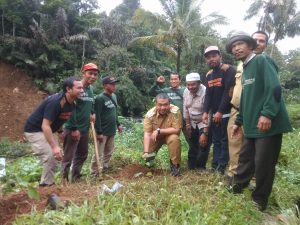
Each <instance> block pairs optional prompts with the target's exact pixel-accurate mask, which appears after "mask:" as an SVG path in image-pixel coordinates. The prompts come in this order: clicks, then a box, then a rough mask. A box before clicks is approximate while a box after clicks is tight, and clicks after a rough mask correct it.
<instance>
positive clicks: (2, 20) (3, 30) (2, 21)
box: [1, 9, 5, 39]
mask: <svg viewBox="0 0 300 225" xmlns="http://www.w3.org/2000/svg"><path fill="white" fill-rule="evenodd" d="M1 23H2V39H4V32H5V29H4V9H2V15H1Z"/></svg>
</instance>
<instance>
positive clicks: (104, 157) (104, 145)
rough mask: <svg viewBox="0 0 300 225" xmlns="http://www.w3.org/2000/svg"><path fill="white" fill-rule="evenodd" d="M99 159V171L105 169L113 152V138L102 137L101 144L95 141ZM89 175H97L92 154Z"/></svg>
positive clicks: (94, 158) (95, 162)
mask: <svg viewBox="0 0 300 225" xmlns="http://www.w3.org/2000/svg"><path fill="white" fill-rule="evenodd" d="M97 145H98V150H99V158H100V164H101V165H100V170H101V171H102V169H103V168H104V169H107V168H108V166H109V161H110V158H111V156H112V154H113V152H114V150H115V136H103V140H102V142H99V141H97ZM90 172H91V174H98V173H99V172H98V168H97V161H96V156H95V154H93V157H92V161H91V167H90Z"/></svg>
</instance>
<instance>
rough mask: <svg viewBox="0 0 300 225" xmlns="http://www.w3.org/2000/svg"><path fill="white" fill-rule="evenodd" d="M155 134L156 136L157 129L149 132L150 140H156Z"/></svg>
mask: <svg viewBox="0 0 300 225" xmlns="http://www.w3.org/2000/svg"><path fill="white" fill-rule="evenodd" d="M157 136H158V131H157V130H155V131H153V132H152V134H151V140H152V141H154V142H156V139H157Z"/></svg>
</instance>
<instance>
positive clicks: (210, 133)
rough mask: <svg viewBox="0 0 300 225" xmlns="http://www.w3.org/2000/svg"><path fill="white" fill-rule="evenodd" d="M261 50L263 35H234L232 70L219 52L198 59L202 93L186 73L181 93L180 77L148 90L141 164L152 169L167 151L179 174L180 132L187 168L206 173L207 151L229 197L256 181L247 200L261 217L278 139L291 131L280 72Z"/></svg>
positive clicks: (228, 47) (161, 79) (230, 49)
mask: <svg viewBox="0 0 300 225" xmlns="http://www.w3.org/2000/svg"><path fill="white" fill-rule="evenodd" d="M267 43H268V35H267V34H266V33H265V32H262V31H257V32H255V33H254V34H253V35H252V36H250V35H248V34H247V33H245V32H235V33H233V34H232V36H231V37H230V38H229V40H228V42H227V44H226V50H227V52H228V53H231V54H233V55H234V57H235V58H236V59H237V60H240V63H239V65H238V67H237V70H236V69H235V68H234V67H233V66H231V65H228V64H224V63H223V62H222V55H221V52H220V50H219V48H218V47H217V46H209V47H207V48H206V49H205V51H204V57H205V60H206V63H207V65H208V66H209V67H210V69H211V70H209V71H208V73H207V74H206V79H207V85H206V86H205V85H203V83H202V82H201V78H200V75H199V74H198V73H189V74H187V75H186V79H185V80H186V89H185V88H183V87H180V75H179V74H177V73H171V75H170V84H171V87H169V88H162V86H163V83H164V82H165V79H164V77H162V76H159V77H158V78H157V83H156V85H155V86H153V87H152V88H151V93H152V94H153V95H156V98H155V100H156V106H155V107H154V108H152V109H150V110H149V111H148V112H147V114H146V116H145V120H144V153H143V158H144V159H145V160H146V161H147V162H151V161H152V160H154V158H155V155H156V153H157V151H158V150H159V148H160V147H161V146H162V144H167V145H168V151H169V155H170V168H171V174H172V175H173V176H178V175H180V169H179V168H180V163H181V143H180V138H179V135H180V130H181V129H182V130H183V133H184V134H185V138H186V141H187V143H188V144H189V150H188V167H189V169H196V170H198V171H200V172H203V171H205V170H206V163H207V159H208V154H209V149H210V145H211V144H213V158H212V165H211V167H212V170H213V171H218V172H220V173H221V174H224V173H225V169H226V167H227V165H228V163H229V168H228V173H227V180H228V182H229V184H228V188H229V190H230V191H232V192H234V193H241V192H242V191H243V189H244V188H245V187H247V186H248V185H249V182H250V181H251V180H252V179H253V178H255V181H256V185H255V187H254V190H253V192H252V200H253V202H254V203H255V204H256V205H257V207H258V208H259V209H260V210H262V211H263V210H265V209H266V207H267V203H268V198H269V195H270V193H271V190H272V185H273V181H274V175H275V166H276V163H277V160H278V156H279V152H280V149H281V142H282V134H283V133H286V132H289V131H291V130H292V128H291V124H290V122H289V118H288V114H287V111H286V108H285V105H284V102H283V99H282V91H281V86H280V82H279V79H278V67H277V65H276V63H275V62H274V61H273V60H272V59H271V58H270V57H268V56H267V55H265V54H264V53H263V51H264V50H265V48H266V46H267ZM171 103H172V104H171Z"/></svg>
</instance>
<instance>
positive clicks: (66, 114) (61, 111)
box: [24, 63, 122, 187]
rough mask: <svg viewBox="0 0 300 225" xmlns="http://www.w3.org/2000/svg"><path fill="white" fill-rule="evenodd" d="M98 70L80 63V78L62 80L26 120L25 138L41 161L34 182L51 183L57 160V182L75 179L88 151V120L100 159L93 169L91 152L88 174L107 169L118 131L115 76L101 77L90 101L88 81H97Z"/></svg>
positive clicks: (94, 161) (96, 175)
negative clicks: (57, 89) (97, 92)
mask: <svg viewBox="0 0 300 225" xmlns="http://www.w3.org/2000/svg"><path fill="white" fill-rule="evenodd" d="M99 72H100V70H99V68H98V67H97V65H95V64H94V63H88V64H85V65H84V66H83V68H82V79H79V78H77V77H69V78H67V79H65V81H64V83H63V92H60V93H57V94H54V95H51V96H49V97H47V98H46V99H45V100H44V101H43V102H42V103H41V104H40V105H39V106H38V107H37V109H36V110H35V111H34V112H33V113H32V114H31V115H30V116H29V118H28V119H27V121H26V124H25V127H24V134H25V137H26V138H27V140H28V141H29V142H30V143H31V144H32V149H33V152H34V154H35V155H37V156H38V157H39V159H40V161H41V163H42V165H43V172H42V176H41V179H40V186H42V187H43V186H51V185H53V184H54V172H55V169H56V167H57V166H58V164H59V162H60V161H61V171H62V179H63V181H66V182H68V181H70V179H71V181H76V180H78V179H80V177H81V169H82V166H83V164H84V162H85V161H86V159H87V156H88V143H89V128H90V124H92V126H94V125H95V131H96V138H97V145H98V149H99V154H101V155H99V157H100V158H101V160H100V161H101V162H102V163H101V165H100V168H98V167H97V162H96V160H95V155H93V158H92V162H91V167H90V173H91V175H93V176H95V177H100V176H101V174H102V172H103V171H105V170H107V168H108V166H109V161H110V158H111V156H112V153H113V150H114V136H115V134H116V130H117V129H118V131H119V132H122V127H121V126H120V124H119V122H118V117H117V99H116V95H115V94H114V92H115V91H116V83H118V82H119V80H116V79H115V77H113V76H107V77H104V78H103V79H102V84H103V89H104V90H103V93H101V94H100V95H98V96H97V97H96V99H95V100H94V94H93V87H92V84H93V83H94V82H95V81H96V80H97V78H98V76H99ZM62 128H63V129H62ZM55 132H58V133H60V136H61V140H62V142H63V149H61V148H60V145H59V143H58V139H59V138H57V136H55V135H54V133H55ZM71 168H72V171H71V173H70V169H71Z"/></svg>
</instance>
